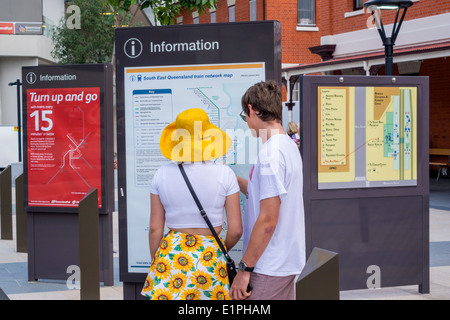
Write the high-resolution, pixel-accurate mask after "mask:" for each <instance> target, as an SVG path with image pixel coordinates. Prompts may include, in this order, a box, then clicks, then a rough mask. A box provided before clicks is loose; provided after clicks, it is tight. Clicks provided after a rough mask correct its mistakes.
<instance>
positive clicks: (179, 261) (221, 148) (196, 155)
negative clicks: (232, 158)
mask: <svg viewBox="0 0 450 320" xmlns="http://www.w3.org/2000/svg"><path fill="white" fill-rule="evenodd" d="M230 146H231V138H230V137H229V136H228V135H227V134H226V133H225V132H223V131H222V130H220V129H219V128H218V127H216V126H215V125H213V124H212V123H211V122H210V121H209V118H208V115H207V114H206V112H205V111H203V110H202V109H196V108H195V109H188V110H185V111H183V112H181V113H180V114H179V115H178V116H177V118H176V121H175V122H173V123H171V124H169V125H168V126H167V127H166V128H165V129H164V130H163V131H162V133H161V139H160V148H161V152H162V154H163V155H164V156H165V157H166V158H168V159H169V160H172V162H170V163H168V164H166V165H163V166H161V167H160V168H159V169H158V171H157V172H156V174H155V176H154V177H153V179H152V183H151V187H150V192H151V216H150V232H149V244H150V254H151V257H152V258H153V260H152V265H151V267H150V270H149V273H148V275H147V279H146V282H145V285H144V288H143V289H142V292H141V294H142V295H144V296H147V297H149V298H150V299H153V300H158V299H169V300H172V299H173V300H175V299H177V300H189V299H194V300H196V299H213V300H216V299H229V288H230V285H229V281H228V276H227V272H226V270H227V269H226V260H225V258H224V256H223V254H222V251H221V249H220V247H219V245H218V243H217V242H216V240H215V238H214V237H213V236H212V233H211V230H210V229H209V228H208V226H207V224H206V222H205V220H204V219H203V217H202V215H201V214H200V212H199V209H198V207H197V205H196V203H195V201H194V198H193V197H192V194H191V193H190V191H189V189H188V187H187V185H186V182H185V181H184V179H183V176H182V174H181V172H180V170H179V167H178V163H183V168H184V170H185V172H186V175H187V176H188V178H189V180H190V183H191V184H192V186H193V188H194V190H195V193H196V194H197V197H198V198H199V200H200V202H201V204H202V206H203V208H204V210H205V211H206V213H207V215H208V218H209V220H210V221H211V224H212V225H213V227H214V229H215V230H216V232H217V234H219V233H220V232H221V230H222V224H223V216H224V215H223V211H224V209H225V211H226V218H227V225H228V230H227V235H226V238H225V241H224V242H225V246H226V248H227V249H228V250H229V249H231V248H232V247H233V246H234V245H235V244H236V243H237V242H238V241H239V239H240V237H241V235H242V220H241V212H240V202H239V186H238V183H237V179H236V175H235V174H234V172H233V171H232V170H231V169H230V168H229V167H228V166H226V165H223V164H216V163H214V161H213V160H215V159H217V158H220V157H222V156H224V155H225V153H226V152H227V151H228V149H229V148H230ZM164 225H166V226H167V227H168V228H169V232H168V233H167V234H165V235H164Z"/></svg>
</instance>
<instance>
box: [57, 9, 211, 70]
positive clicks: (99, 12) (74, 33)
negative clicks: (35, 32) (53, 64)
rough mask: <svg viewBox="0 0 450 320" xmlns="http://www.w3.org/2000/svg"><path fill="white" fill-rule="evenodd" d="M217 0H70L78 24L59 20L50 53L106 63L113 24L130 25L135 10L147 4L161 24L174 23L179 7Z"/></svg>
mask: <svg viewBox="0 0 450 320" xmlns="http://www.w3.org/2000/svg"><path fill="white" fill-rule="evenodd" d="M216 1H217V0H73V1H72V2H70V3H69V4H70V5H75V6H77V7H79V9H80V10H79V13H80V17H79V18H80V22H81V26H80V28H69V27H68V26H67V23H66V21H67V20H66V19H67V18H70V17H71V14H70V13H69V14H67V16H66V19H63V20H61V22H60V24H59V26H58V27H57V28H56V29H55V31H54V33H53V37H52V40H53V45H54V49H53V51H52V56H53V58H54V59H55V60H57V61H58V63H60V64H85V63H110V62H111V61H112V60H113V59H112V57H113V51H114V50H113V48H114V27H116V28H120V27H122V26H124V25H132V24H133V20H134V18H135V16H136V13H137V12H138V11H139V10H142V9H145V8H151V9H152V10H153V12H154V13H155V17H156V19H158V21H159V23H160V24H161V25H170V24H174V23H175V21H176V17H177V16H178V15H179V14H180V12H181V10H189V11H191V12H193V11H194V10H197V11H198V13H199V14H201V13H202V12H204V11H206V9H208V8H211V7H215V6H216Z"/></svg>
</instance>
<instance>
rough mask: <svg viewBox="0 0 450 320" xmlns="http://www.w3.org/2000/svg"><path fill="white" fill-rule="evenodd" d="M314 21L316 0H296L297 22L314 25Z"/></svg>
mask: <svg viewBox="0 0 450 320" xmlns="http://www.w3.org/2000/svg"><path fill="white" fill-rule="evenodd" d="M315 23H316V1H315V0H298V24H299V25H314V24H315Z"/></svg>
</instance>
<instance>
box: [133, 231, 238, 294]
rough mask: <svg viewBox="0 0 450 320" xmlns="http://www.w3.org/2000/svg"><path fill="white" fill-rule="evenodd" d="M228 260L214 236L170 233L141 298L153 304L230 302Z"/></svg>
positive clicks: (153, 266)
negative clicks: (165, 302)
mask: <svg viewBox="0 0 450 320" xmlns="http://www.w3.org/2000/svg"><path fill="white" fill-rule="evenodd" d="M229 289H230V283H229V281H228V274H227V266H226V259H225V256H224V255H223V253H222V250H220V247H219V246H218V244H217V242H216V240H215V238H214V237H213V236H201V235H191V234H187V233H182V232H177V231H172V230H170V231H169V232H168V233H167V234H166V235H164V237H163V238H162V239H161V243H160V246H159V249H158V251H157V252H156V254H155V258H154V259H153V262H152V265H151V266H150V270H149V272H148V275H147V279H146V280H145V284H144V288H143V289H142V292H141V294H142V295H143V296H146V297H149V298H150V299H151V300H230V297H229Z"/></svg>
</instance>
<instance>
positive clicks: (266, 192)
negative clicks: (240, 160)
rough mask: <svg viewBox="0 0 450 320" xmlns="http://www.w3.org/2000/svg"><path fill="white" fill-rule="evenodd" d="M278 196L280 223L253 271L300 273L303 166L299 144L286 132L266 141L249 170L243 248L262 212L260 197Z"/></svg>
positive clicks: (302, 247) (274, 273) (273, 274)
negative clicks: (279, 201)
mask: <svg viewBox="0 0 450 320" xmlns="http://www.w3.org/2000/svg"><path fill="white" fill-rule="evenodd" d="M276 196H279V197H280V200H281V207H280V213H279V217H278V223H277V226H276V228H275V231H274V233H273V236H272V238H271V240H270V242H269V244H268V245H267V247H266V249H265V250H264V253H263V254H262V256H261V258H260V259H259V260H258V262H257V263H256V265H255V269H254V272H257V273H261V274H265V275H269V276H287V275H294V274H300V273H301V271H302V269H303V266H304V265H305V261H306V258H305V256H306V253H305V250H306V249H305V218H304V208H303V168H302V159H301V157H300V152H299V151H298V147H297V145H296V144H295V143H294V141H292V139H291V138H290V137H289V136H288V135H286V134H277V135H274V136H272V137H271V138H270V139H269V140H268V141H267V142H266V143H265V144H263V146H262V148H261V150H260V152H259V154H258V157H257V158H256V162H255V164H254V165H253V168H252V170H251V172H250V176H249V180H248V186H247V204H246V206H245V216H244V251H245V250H246V248H247V246H248V241H249V239H250V235H251V232H252V229H253V226H254V224H255V222H256V220H257V218H258V216H259V211H260V201H261V200H263V199H267V198H271V197H276Z"/></svg>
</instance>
